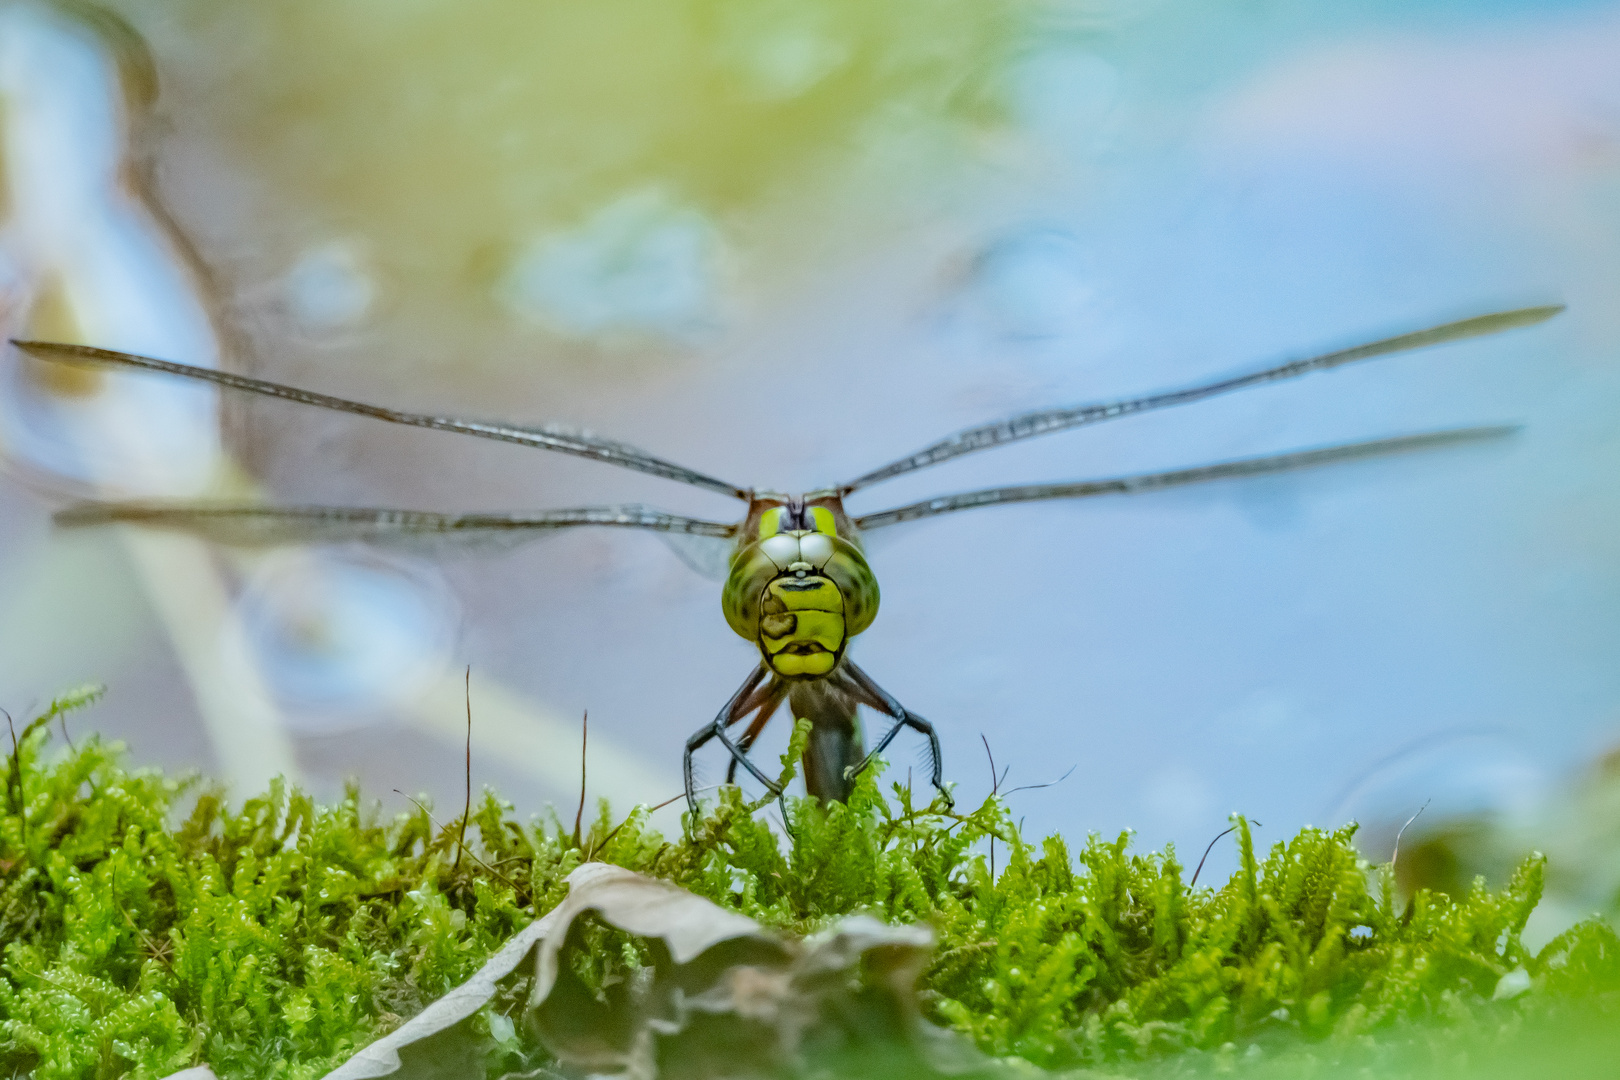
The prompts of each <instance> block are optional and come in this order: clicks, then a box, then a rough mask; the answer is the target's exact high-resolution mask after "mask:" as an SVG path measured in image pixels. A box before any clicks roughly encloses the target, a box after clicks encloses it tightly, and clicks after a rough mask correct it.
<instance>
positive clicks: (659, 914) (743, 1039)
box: [326, 863, 984, 1080]
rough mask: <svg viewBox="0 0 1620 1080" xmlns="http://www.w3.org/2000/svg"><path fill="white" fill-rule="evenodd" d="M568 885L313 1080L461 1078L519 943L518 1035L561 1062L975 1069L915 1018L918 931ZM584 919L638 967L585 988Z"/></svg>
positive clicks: (595, 873) (647, 1078)
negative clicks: (440, 988) (459, 974)
mask: <svg viewBox="0 0 1620 1080" xmlns="http://www.w3.org/2000/svg"><path fill="white" fill-rule="evenodd" d="M568 883H569V893H568V897H567V899H566V900H564V901H563V903H562V904H560V905H558V907H557V908H556V909H554V910H553V911H552V912H551V913H550V914H548V915H546V916H545V917H544V918H543V919H540V920H537V921H536V922H535V923H534V924H533V925H532V926H530V927H529V928H528V929H526V930H525V931H523V932H522V933H521V934H519V935H517V936H516V937H514V938H513V939H512V940H511V941H510V942H508V943H507V945H506V946H505V947H504V948H502V950H501V951H500V952H499V953H497V954H496V956H495V957H494V958H493V959H491V960H490V962H489V963H488V964H486V965H485V966H484V968H483V969H482V970H481V971H479V973H478V974H477V975H476V976H474V977H473V978H472V979H470V980H469V981H468V982H467V983H465V984H464V985H462V986H460V987H457V988H456V989H455V990H453V991H451V992H450V993H449V994H446V995H445V996H444V997H443V998H441V999H439V1000H438V1001H436V1002H434V1003H433V1004H432V1005H430V1006H429V1007H428V1008H427V1009H426V1010H424V1011H423V1012H422V1013H421V1014H420V1015H418V1016H416V1017H415V1018H413V1019H412V1020H410V1021H409V1022H407V1023H406V1024H405V1025H404V1026H402V1027H401V1028H400V1029H399V1030H398V1031H395V1032H394V1033H393V1034H392V1035H390V1036H388V1037H386V1038H384V1039H380V1040H378V1041H377V1042H376V1043H373V1044H372V1045H371V1046H368V1047H367V1048H366V1049H364V1050H362V1051H361V1052H360V1053H358V1054H356V1055H355V1057H354V1058H353V1059H351V1060H350V1061H349V1062H348V1063H346V1064H345V1065H343V1066H342V1067H341V1068H339V1069H337V1070H336V1071H334V1072H332V1073H330V1074H328V1076H327V1077H326V1080H371V1078H375V1077H383V1076H392V1077H395V1078H396V1080H474V1078H475V1077H478V1076H479V1075H481V1071H482V1067H483V1066H482V1061H483V1051H484V1049H487V1046H488V1043H487V1041H485V1042H480V1040H479V1039H478V1037H477V1036H475V1035H474V1034H473V1032H472V1030H471V1027H470V1025H469V1024H468V1023H467V1021H468V1020H469V1018H470V1017H472V1015H473V1014H474V1013H476V1012H477V1011H478V1010H479V1009H480V1008H482V1007H483V1006H484V1005H485V1004H487V1003H488V1002H489V1001H490V1000H491V999H492V998H493V997H494V995H495V993H496V991H497V989H498V986H499V984H501V983H502V982H503V981H505V980H508V979H515V978H518V977H520V975H521V972H520V970H519V969H520V967H521V966H522V965H523V963H524V960H525V959H526V958H527V957H529V956H530V955H531V954H532V955H533V957H534V960H533V964H534V966H533V968H532V970H533V972H534V982H533V988H532V991H531V993H530V995H529V1004H528V1009H527V1012H526V1015H525V1017H524V1024H523V1030H524V1032H525V1033H526V1034H528V1035H529V1036H530V1037H533V1038H537V1039H538V1040H539V1042H540V1043H541V1044H542V1045H543V1046H544V1048H545V1050H546V1051H547V1052H548V1053H549V1054H550V1055H552V1056H554V1057H555V1058H556V1059H557V1061H558V1063H559V1068H561V1069H562V1070H565V1071H567V1072H569V1073H574V1074H578V1073H580V1072H589V1073H603V1072H607V1073H617V1074H620V1075H623V1076H625V1077H626V1078H627V1080H654V1078H660V1080H724V1078H730V1077H739V1078H741V1077H764V1076H791V1075H795V1074H800V1073H802V1072H803V1071H804V1069H805V1065H806V1062H811V1061H813V1062H816V1063H817V1066H816V1068H815V1069H813V1070H812V1071H818V1072H819V1071H821V1070H822V1069H824V1068H825V1067H826V1066H827V1065H829V1064H833V1063H836V1062H840V1061H842V1062H845V1063H848V1064H857V1063H858V1064H861V1065H863V1066H871V1065H873V1064H874V1063H875V1062H876V1061H877V1060H882V1061H884V1062H886V1063H888V1064H889V1065H890V1066H905V1067H906V1071H907V1072H908V1073H909V1074H911V1075H921V1076H938V1075H942V1074H944V1073H950V1074H958V1075H960V1074H964V1073H973V1072H980V1071H981V1070H982V1068H983V1067H984V1063H983V1061H982V1059H980V1058H978V1057H977V1056H976V1055H974V1054H972V1053H971V1052H969V1051H967V1050H966V1049H965V1048H964V1047H963V1046H962V1045H961V1044H959V1043H957V1042H955V1041H954V1039H953V1037H952V1036H949V1035H948V1034H946V1033H944V1032H941V1031H938V1030H937V1029H933V1028H931V1027H930V1026H929V1025H928V1024H926V1023H925V1022H924V1021H923V1020H922V1019H921V1017H920V1014H919V1011H918V1007H917V1002H916V995H915V983H916V980H917V977H918V975H919V973H920V972H921V970H922V967H923V965H924V963H925V962H926V959H927V956H928V952H929V950H930V949H931V947H932V945H933V935H932V934H931V933H930V932H929V931H928V930H926V929H923V928H920V927H892V926H887V925H885V924H883V923H881V922H879V921H878V920H876V919H872V918H867V917H863V916H855V917H851V918H847V919H844V920H842V921H841V922H839V923H838V924H836V925H835V926H833V927H832V928H831V929H829V930H827V931H826V932H824V933H822V934H818V935H816V936H814V937H812V938H810V939H808V940H806V941H803V942H799V941H793V940H791V939H788V938H786V937H783V936H782V935H779V934H776V933H773V932H771V931H768V930H765V929H764V928H762V927H761V926H760V925H759V924H758V923H756V922H755V921H754V920H752V919H749V918H746V917H745V916H742V915H738V914H737V913H735V912H731V911H727V910H725V909H724V908H721V907H719V906H717V905H715V904H713V903H710V902H709V901H708V900H705V899H703V898H702V897H700V896H697V895H695V894H693V893H690V892H687V891H686V890H685V889H681V888H679V887H677V886H675V885H671V884H670V883H668V882H665V881H659V880H656V879H654V878H648V877H644V876H642V875H640V874H636V873H633V872H632V871H629V870H625V869H622V868H620V867H617V866H610V865H607V864H603V863H587V864H586V865H584V866H581V867H580V868H579V869H577V870H575V871H574V872H573V873H572V874H571V875H569V878H568ZM586 916H590V917H591V918H594V919H595V920H598V921H599V922H601V923H604V924H606V925H608V926H611V927H614V928H616V929H619V930H622V931H624V932H626V933H628V934H631V935H633V936H634V937H636V938H638V939H640V942H641V951H642V953H643V955H644V956H645V957H648V958H650V964H647V965H646V966H644V967H643V968H642V969H641V970H640V971H638V972H637V974H636V976H635V977H633V978H631V979H629V980H626V981H622V982H619V983H617V984H615V985H612V986H609V987H604V988H599V989H592V988H590V987H588V986H586V985H585V983H584V982H583V981H582V980H581V979H580V977H579V976H578V975H577V974H576V970H575V967H574V965H573V964H572V963H571V957H572V955H573V953H574V951H575V950H578V949H581V948H583V947H584V944H585V935H586V928H587V923H588V920H587V918H586ZM862 1071H866V1069H864V1068H863V1070H862ZM535 1075H549V1074H546V1073H545V1072H544V1071H542V1073H540V1074H535Z"/></svg>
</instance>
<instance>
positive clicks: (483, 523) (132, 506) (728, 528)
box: [56, 502, 737, 547]
mask: <svg viewBox="0 0 1620 1080" xmlns="http://www.w3.org/2000/svg"><path fill="white" fill-rule="evenodd" d="M56 522H57V524H58V525H63V526H69V527H72V526H85V525H112V524H131V525H144V526H148V527H151V528H158V529H170V530H174V531H177V532H184V533H190V534H191V535H193V536H200V537H203V538H204V539H206V540H211V541H213V542H215V543H218V544H227V545H231V546H234V547H269V546H275V545H280V544H322V543H340V542H343V541H348V540H360V541H365V542H366V543H370V544H378V545H383V546H393V547H398V546H428V547H436V546H443V545H444V544H446V543H449V544H452V545H455V546H460V547H467V546H471V547H487V546H495V547H504V546H511V545H514V544H517V543H522V542H524V541H527V540H533V539H537V538H539V537H542V536H546V535H550V534H552V533H555V532H557V531H558V530H559V529H571V528H577V527H579V526H584V525H594V526H604V527H608V528H622V529H644V530H647V531H650V532H656V533H669V534H676V535H684V536H693V537H700V536H701V537H716V538H719V537H730V536H731V535H732V534H733V533H734V532H735V531H736V528H737V527H736V526H735V525H730V524H726V523H725V522H720V521H703V520H700V519H698V518H690V517H682V516H681V515H679V514H666V513H663V512H662V511H658V510H653V509H650V508H648V507H645V506H639V505H628V506H587V507H581V508H579V509H575V510H546V511H541V512H538V513H528V514H435V513H431V512H428V511H423V510H385V509H378V508H375V507H349V506H243V505H224V504H220V505H213V504H208V503H161V502H116V503H82V504H80V505H78V506H72V507H69V508H67V509H66V510H62V511H60V512H59V513H58V514H57V515H56Z"/></svg>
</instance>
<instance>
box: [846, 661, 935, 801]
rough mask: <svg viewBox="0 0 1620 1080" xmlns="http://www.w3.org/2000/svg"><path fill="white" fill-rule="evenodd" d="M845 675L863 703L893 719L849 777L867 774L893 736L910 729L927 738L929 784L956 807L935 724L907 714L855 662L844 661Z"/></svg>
mask: <svg viewBox="0 0 1620 1080" xmlns="http://www.w3.org/2000/svg"><path fill="white" fill-rule="evenodd" d="M844 676H845V679H846V680H847V682H848V685H849V687H850V689H851V690H853V691H854V692H855V694H856V696H857V697H859V698H860V700H861V703H862V704H864V705H867V706H870V707H871V708H874V709H876V710H877V711H878V712H881V713H883V714H884V715H885V716H888V717H891V718H892V719H893V720H894V726H893V727H891V728H890V729H889V730H888V732H886V733H885V734H884V736H883V738H881V739H879V740H878V743H877V745H876V746H874V747H872V751H871V753H869V754H867V755H866V757H865V758H863V759H862V760H861V763H860V764H859V765H856V766H854V767H853V768H852V769H850V776H851V777H854V776H857V775H859V774H860V773H861V772H863V771H865V769H866V767H867V766H869V765H871V764H872V760H873V759H874V758H876V757H877V756H878V755H879V754H881V753H883V751H884V750H886V749H888V746H889V744H890V743H891V742H893V741H894V737H895V736H896V735H898V734H900V729H901V728H905V727H908V728H911V729H912V730H913V731H916V732H919V733H920V734H922V735H923V736H925V737H926V738H927V739H928V762H929V767H930V772H931V775H930V776H929V782H930V783H932V784H933V785H934V789H935V790H936V791H938V792H939V793H940V794H941V795H943V796H945V804H946V805H947V806H955V805H956V800H955V799H952V798H951V793H950V792H949V791H946V790H945V781H944V765H945V763H944V756H943V755H942V753H941V752H940V748H939V734H938V733H937V732H936V731H935V730H934V725H933V724H930V723H929V722H928V721H927V720H924V719H923V718H922V717H920V716H918V715H917V714H916V713H913V712H908V711H906V708H905V706H903V705H901V704H900V703H899V702H898V701H896V700H895V699H894V697H893V696H892V695H891V694H890V693H889V692H888V691H887V690H885V689H883V687H881V686H879V685H878V684H877V683H875V682H873V681H872V676H870V675H868V674H867V673H866V672H864V671H862V670H861V669H860V668H859V667H857V666H856V665H855V663H854V662H853V661H851V660H845V661H844Z"/></svg>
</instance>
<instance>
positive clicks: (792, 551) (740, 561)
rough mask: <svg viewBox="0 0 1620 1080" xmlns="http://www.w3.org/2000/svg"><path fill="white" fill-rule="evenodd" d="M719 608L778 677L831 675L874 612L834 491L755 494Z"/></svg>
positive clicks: (872, 591) (872, 585)
mask: <svg viewBox="0 0 1620 1080" xmlns="http://www.w3.org/2000/svg"><path fill="white" fill-rule="evenodd" d="M720 603H721V608H722V609H723V610H724V612H725V615H726V622H727V623H728V624H730V626H731V628H732V630H734V631H736V632H737V634H738V635H739V636H740V637H742V638H744V639H745V640H747V641H751V642H753V643H754V644H756V645H758V646H759V652H760V656H761V658H762V659H763V660H764V662H765V664H766V666H767V667H769V668H770V669H771V671H773V672H774V673H776V674H777V675H779V676H781V677H782V678H784V679H793V680H802V679H819V678H823V677H825V676H827V675H830V674H832V672H833V670H834V669H835V668H837V666H838V663H839V661H841V660H842V659H843V657H844V649H845V648H846V647H847V646H848V644H849V639H850V638H852V637H854V636H855V635H856V634H859V633H860V632H861V631H863V630H865V629H866V628H867V627H869V626H871V625H872V620H873V619H875V618H876V617H877V609H878V584H877V577H876V575H874V574H873V573H872V568H871V567H870V566H868V565H867V563H866V557H865V556H864V555H862V554H861V549H860V546H859V541H858V539H857V537H856V531H855V526H854V524H853V523H852V522H850V520H849V518H848V517H847V516H846V515H845V514H844V508H843V500H842V499H841V498H839V496H838V494H837V493H836V492H816V493H813V494H812V495H809V496H798V497H789V496H781V495H774V494H765V495H756V496H754V498H753V499H752V500H751V503H750V507H749V514H748V518H747V520H746V521H745V522H744V523H743V525H742V527H741V530H740V536H739V539H738V544H737V553H736V555H734V556H733V557H732V560H731V570H730V573H729V574H728V575H727V577H726V585H725V589H724V591H723V592H722V593H721V598H720Z"/></svg>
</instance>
